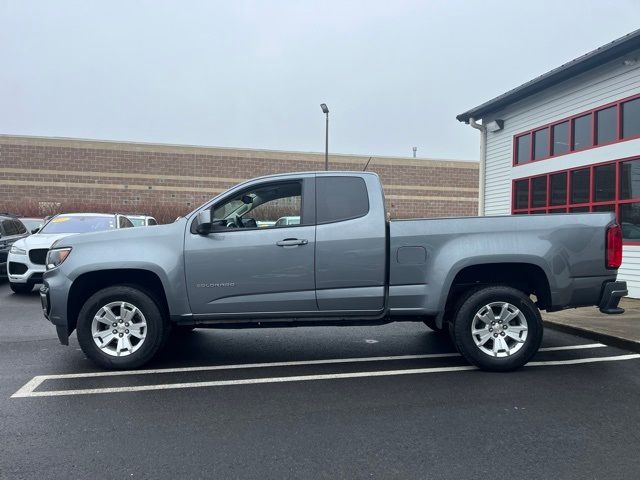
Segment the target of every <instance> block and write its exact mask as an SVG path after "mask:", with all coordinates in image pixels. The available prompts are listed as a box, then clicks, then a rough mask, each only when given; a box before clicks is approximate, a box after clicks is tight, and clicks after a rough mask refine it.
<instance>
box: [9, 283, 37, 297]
mask: <svg viewBox="0 0 640 480" xmlns="http://www.w3.org/2000/svg"><path fill="white" fill-rule="evenodd" d="M9 288H10V289H11V290H12V291H13V293H17V294H18V295H25V294H27V293H31V290H33V284H32V283H12V282H9Z"/></svg>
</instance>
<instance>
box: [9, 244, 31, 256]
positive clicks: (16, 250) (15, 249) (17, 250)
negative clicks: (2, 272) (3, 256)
mask: <svg viewBox="0 0 640 480" xmlns="http://www.w3.org/2000/svg"><path fill="white" fill-rule="evenodd" d="M9 253H13V254H14V255H26V254H27V251H26V250H24V249H22V248H18V247H16V246H15V245H11V250H9Z"/></svg>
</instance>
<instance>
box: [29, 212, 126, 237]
mask: <svg viewBox="0 0 640 480" xmlns="http://www.w3.org/2000/svg"><path fill="white" fill-rule="evenodd" d="M114 228H116V219H115V217H112V216H109V217H105V216H97V215H96V216H92V215H84V216H71V215H67V216H65V215H60V216H57V217H55V218H53V219H51V221H50V222H49V223H47V224H46V225H45V226H44V228H43V229H42V230H40V233H87V232H101V231H103V230H113V229H114Z"/></svg>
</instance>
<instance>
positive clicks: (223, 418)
mask: <svg viewBox="0 0 640 480" xmlns="http://www.w3.org/2000/svg"><path fill="white" fill-rule="evenodd" d="M638 357H639V355H638V354H637V353H635V352H630V351H627V350H622V349H618V348H613V347H609V346H606V345H603V344H598V343H594V342H593V341H592V340H585V339H582V338H578V337H575V336H572V335H568V334H565V333H560V332H557V331H552V330H547V331H546V333H545V337H544V342H543V350H542V351H541V352H540V353H539V354H538V355H537V356H536V357H535V358H534V361H533V362H532V364H530V366H527V367H525V368H523V369H521V370H519V371H517V372H511V373H487V372H481V371H478V370H475V369H472V368H471V367H470V366H469V365H468V364H466V363H465V362H464V360H463V359H462V358H461V357H460V356H459V355H457V354H456V352H455V350H454V348H453V346H452V345H451V344H450V343H449V342H448V341H447V340H446V339H444V338H442V337H441V336H439V335H437V334H435V333H433V332H431V331H429V330H428V329H427V327H425V326H424V325H422V324H417V323H396V324H390V325H385V326H379V327H353V328H352V327H344V328H337V327H320V328H307V327H305V328H291V329H249V330H196V331H194V332H193V333H192V334H188V335H185V336H182V337H177V338H175V339H174V340H172V342H171V343H170V344H169V346H168V347H167V349H166V350H165V351H164V352H163V353H162V354H161V355H160V356H159V357H158V358H157V359H156V360H154V361H153V362H152V363H151V364H149V365H147V366H145V370H143V371H135V372H123V373H121V374H117V375H116V374H114V373H113V372H105V371H102V370H100V369H98V368H96V367H95V366H94V365H93V364H92V363H91V362H89V360H87V359H86V358H85V357H84V355H83V354H82V352H81V351H80V349H79V347H78V344H77V342H76V340H75V336H73V337H72V339H71V343H70V346H68V347H64V346H61V345H60V344H59V343H58V340H57V338H56V336H55V331H54V329H53V327H52V326H51V325H50V324H49V323H47V322H46V321H45V320H44V318H43V317H42V314H41V312H40V305H39V299H38V296H37V294H36V293H35V292H34V293H33V294H31V295H28V296H18V295H13V294H11V292H10V290H9V289H8V287H7V285H6V283H1V284H0V478H1V479H14V478H38V479H42V478H64V479H74V478H78V479H85V478H100V479H109V478H115V479H120V478H134V479H135V478H150V479H160V478H171V479H174V478H224V479H227V478H260V479H271V478H273V479H284V478H312V479H317V478H330V479H335V478H346V479H355V478H368V479H369V478H380V479H395V478H397V479H414V478H416V479H418V478H419V479H425V478H429V479H466V478H483V477H486V478H498V479H500V478H509V479H514V478H516V479H519V478H545V479H546V478H563V479H564V478H568V479H571V478H576V479H584V478H606V479H618V478H619V479H629V478H637V477H638V471H640V455H638V451H639V447H640V430H639V428H638V426H639V425H640V409H639V405H640V372H639V367H640V358H638Z"/></svg>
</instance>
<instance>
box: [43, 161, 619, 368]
mask: <svg viewBox="0 0 640 480" xmlns="http://www.w3.org/2000/svg"><path fill="white" fill-rule="evenodd" d="M282 217H299V222H297V223H294V224H282V223H281V224H280V225H277V224H276V221H277V219H278V218H282ZM260 225H261V226H260ZM621 260H622V236H621V231H620V227H619V226H618V225H616V224H615V221H614V216H613V214H611V213H594V214H568V215H558V214H556V215H534V216H505V217H477V218H448V219H432V220H396V221H388V220H387V215H386V211H385V202H384V194H383V191H382V187H381V184H380V181H379V178H378V176H377V175H375V174H373V173H362V172H358V173H350V172H316V173H313V172H311V173H291V174H283V175H275V176H268V177H262V178H257V179H254V180H250V181H248V182H245V183H242V184H240V185H238V186H236V187H233V188H231V189H230V190H228V191H227V192H225V193H222V194H220V195H218V196H217V197H215V198H214V199H212V200H211V201H209V202H207V203H206V204H204V205H202V206H201V207H199V208H198V209H196V210H195V211H193V212H191V213H190V214H188V215H186V216H185V217H184V218H179V219H178V220H176V221H175V222H174V223H172V224H170V225H161V226H154V227H145V228H136V229H126V230H117V231H109V232H101V233H90V234H83V235H77V236H72V237H67V238H64V239H62V240H59V241H58V242H56V243H55V244H54V245H53V247H52V248H51V250H50V251H49V253H48V256H47V261H46V263H47V271H46V272H45V274H44V285H43V287H42V289H41V290H40V297H41V301H42V307H43V310H44V314H45V316H46V317H47V318H48V319H49V320H50V321H51V322H52V323H53V324H54V325H55V326H56V330H57V333H58V337H59V338H60V342H61V343H62V344H65V345H68V342H69V335H70V334H71V333H72V332H73V331H74V330H77V335H78V341H79V343H80V346H81V347H82V350H83V351H84V352H85V354H86V355H87V356H88V357H89V358H91V359H92V360H94V361H95V362H96V363H98V364H99V365H101V366H103V367H106V368H135V367H139V366H141V365H143V364H144V363H146V362H148V361H149V360H150V359H151V358H152V357H153V356H154V355H155V354H156V353H157V352H158V350H159V349H160V348H161V347H162V345H163V344H164V343H165V341H166V340H167V338H168V337H169V336H170V334H171V332H172V331H173V332H175V331H188V330H191V329H193V328H195V327H198V328H215V327H225V328H229V327H232V328H244V327H251V328H254V327H256V326H262V327H289V326H301V325H304V326H309V325H333V326H336V325H354V324H360V325H362V324H366V325H371V324H383V323H388V322H392V321H419V322H424V323H425V324H426V325H428V326H429V327H430V328H431V329H433V330H435V331H441V332H445V333H448V334H450V335H451V337H452V339H453V342H454V343H455V346H456V348H457V349H458V350H459V351H460V353H461V354H462V355H463V356H464V357H465V358H466V359H467V360H468V361H469V362H471V363H473V364H474V365H477V366H478V367H480V368H483V369H486V370H502V371H504V370H512V369H515V368H518V367H520V366H522V365H524V364H525V363H527V362H528V361H529V360H530V359H531V357H532V356H533V355H534V354H535V353H536V351H537V350H538V348H539V346H540V342H541V340H542V329H543V324H542V320H541V317H540V311H539V309H543V310H546V311H554V310H560V309H564V308H571V307H581V306H589V305H593V306H598V307H599V308H600V310H601V311H602V312H604V313H622V312H623V310H622V309H620V308H618V302H619V300H620V297H622V296H624V295H626V294H627V289H626V284H625V282H620V281H616V274H617V269H618V267H619V266H620V263H621Z"/></svg>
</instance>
